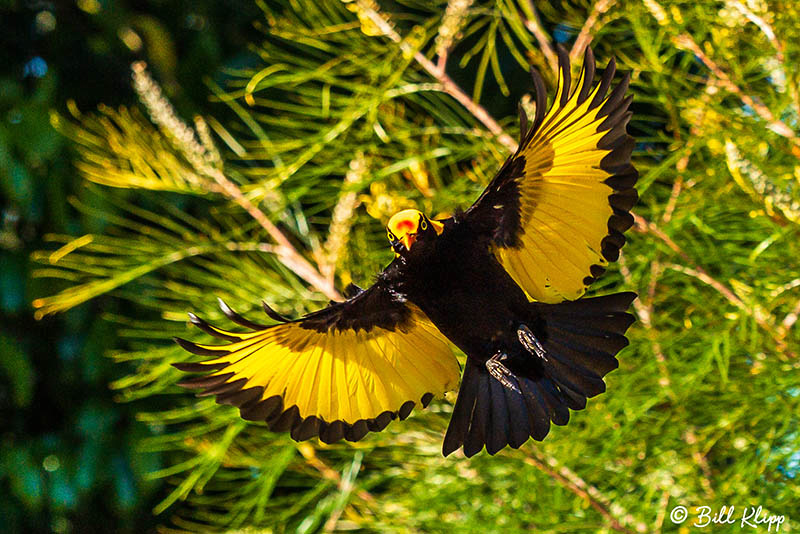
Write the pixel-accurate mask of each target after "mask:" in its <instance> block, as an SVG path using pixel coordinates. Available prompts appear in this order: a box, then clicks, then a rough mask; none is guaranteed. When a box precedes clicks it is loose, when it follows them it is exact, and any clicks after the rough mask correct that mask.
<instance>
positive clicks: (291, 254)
mask: <svg viewBox="0 0 800 534" xmlns="http://www.w3.org/2000/svg"><path fill="white" fill-rule="evenodd" d="M206 172H207V174H208V175H209V176H211V177H212V178H213V179H214V180H215V181H216V182H217V183H218V184H219V186H220V187H221V188H222V190H223V193H224V194H225V195H226V196H228V197H229V198H230V199H231V200H233V201H234V202H236V203H237V204H239V206H241V207H242V208H243V209H244V210H245V211H246V212H247V213H249V214H250V216H251V217H252V218H253V219H255V220H256V222H258V224H260V225H261V227H262V228H264V230H266V231H267V233H268V234H269V235H270V237H271V238H272V239H273V240H274V241H275V243H276V244H277V245H278V246H277V247H276V248H275V254H276V256H277V257H278V259H279V260H280V261H281V263H283V264H284V265H286V266H287V267H288V268H289V269H291V271H292V272H294V273H295V274H296V275H297V276H299V277H300V278H302V279H303V280H305V281H306V282H308V283H309V284H311V285H312V286H313V287H314V288H315V289H317V290H318V291H319V292H320V293H322V294H324V295H325V296H326V297H328V298H330V299H333V300H341V298H342V296H341V295H340V294H339V292H338V291H336V288H335V287H334V285H333V281H332V280H329V279H327V278H325V277H324V276H322V275H321V274H320V272H319V271H318V270H317V269H316V268H315V267H314V266H313V265H311V263H309V261H308V260H306V259H305V258H304V257H303V256H302V255H300V253H299V252H297V249H295V248H294V246H292V244H291V242H290V241H289V240H288V239H287V238H286V236H285V235H284V234H283V232H281V231H280V230H279V229H278V227H277V226H275V225H274V224H273V223H272V221H270V220H269V217H267V215H266V214H265V213H264V212H263V211H261V210H260V209H259V208H258V207H257V206H255V205H254V204H253V203H252V202H250V200H249V199H248V198H247V197H246V196H244V194H243V193H242V190H241V189H239V187H238V186H237V185H236V184H234V183H233V182H232V181H231V180H229V179H228V177H226V176H225V175H224V174H223V173H222V172H221V171H219V170H218V169H213V168H209V167H207V168H206V169H204V173H206Z"/></svg>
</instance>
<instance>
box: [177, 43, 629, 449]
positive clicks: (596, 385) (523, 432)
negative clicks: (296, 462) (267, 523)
mask: <svg viewBox="0 0 800 534" xmlns="http://www.w3.org/2000/svg"><path fill="white" fill-rule="evenodd" d="M559 56H560V68H559V71H560V74H559V81H558V87H557V91H556V95H555V99H554V102H553V103H552V105H551V106H550V109H549V111H545V108H546V96H545V95H546V93H545V88H544V82H543V81H542V79H541V77H540V76H539V75H538V73H536V72H535V71H534V72H533V80H534V84H535V89H536V113H535V118H534V119H533V123H532V125H531V126H530V128H528V127H527V124H526V123H527V118H526V116H525V113H523V112H521V113H520V120H521V122H522V124H521V134H520V143H519V148H518V149H517V151H516V153H515V154H513V155H512V156H511V157H509V158H508V160H507V161H506V162H505V164H504V165H503V166H502V167H501V168H500V170H499V172H498V173H497V176H495V178H494V179H493V180H492V181H491V183H490V184H489V185H488V187H487V188H486V190H485V191H484V192H483V194H481V196H480V198H478V200H477V201H476V202H475V203H474V204H473V205H472V206H470V208H469V209H467V210H466V211H463V212H458V213H457V214H456V215H454V216H453V217H451V218H448V219H444V220H434V219H431V218H429V217H427V216H426V215H424V214H423V213H420V212H419V211H417V210H404V211H401V212H400V213H397V214H396V215H394V216H393V217H392V218H391V220H390V221H389V224H388V237H389V241H390V243H391V246H392V248H393V249H394V251H395V259H394V261H392V262H391V263H390V264H389V265H388V266H387V267H386V269H384V270H383V272H381V273H380V274H379V275H378V276H377V279H376V281H375V283H374V284H373V285H372V286H371V287H370V288H369V289H366V290H362V289H358V288H355V289H354V290H352V291H351V292H350V293H349V295H348V298H347V300H345V301H343V302H334V303H331V305H330V306H328V307H327V308H324V309H322V310H319V311H316V312H313V313H310V314H308V315H306V316H304V317H302V318H301V319H297V320H288V319H285V318H283V317H281V316H280V315H278V314H277V313H276V312H275V311H273V310H272V309H270V308H269V307H268V306H266V305H265V306H264V308H265V311H266V314H267V315H268V316H269V317H270V318H271V319H273V320H274V321H277V322H278V323H279V324H274V325H271V326H264V325H260V324H256V323H253V322H251V321H249V320H247V319H245V318H244V317H242V316H240V315H238V314H236V313H235V312H234V311H233V310H231V309H230V308H228V307H227V306H226V305H224V303H223V304H222V309H223V311H224V312H225V314H226V315H227V316H228V317H229V318H230V319H231V320H232V321H233V322H235V323H238V324H239V325H241V326H244V327H246V328H247V329H249V330H250V331H248V332H232V331H227V330H221V329H219V328H216V327H214V326H211V325H210V324H208V323H206V322H204V321H202V320H201V319H199V318H198V317H196V316H194V315H191V314H190V318H191V320H192V322H193V323H194V324H195V325H197V326H198V327H199V328H200V329H202V330H204V331H205V332H207V333H209V334H211V335H213V336H216V337H218V338H221V339H223V340H225V342H226V344H224V345H201V344H196V343H192V342H189V341H185V340H181V339H179V340H177V341H178V343H179V344H180V345H181V346H182V347H184V348H185V349H186V350H188V351H190V352H193V353H195V354H199V355H202V356H208V357H210V359H208V360H206V361H203V362H200V363H181V364H175V366H176V367H177V368H178V369H181V370H183V371H187V372H204V373H206V374H204V375H201V376H198V377H193V378H189V379H187V380H185V381H183V382H182V383H181V385H183V386H186V387H190V388H198V389H202V390H203V391H202V392H201V393H200V394H201V395H216V399H217V401H218V402H221V403H226V404H232V405H234V406H238V407H239V409H240V411H241V415H242V417H243V418H245V419H248V420H255V421H266V422H267V423H268V425H269V428H270V429H271V430H273V431H289V432H291V436H292V438H294V439H295V440H298V441H299V440H306V439H309V438H312V437H314V436H319V438H320V439H321V440H322V441H323V442H326V443H331V442H334V441H337V440H340V439H342V438H344V439H346V440H349V441H357V440H360V439H361V438H363V437H364V436H365V435H366V434H367V432H369V431H373V432H377V431H380V430H383V429H384V428H385V427H386V425H387V424H389V422H390V421H392V420H394V419H397V418H400V419H404V418H405V417H407V416H408V415H409V413H410V412H411V410H412V408H413V407H414V406H415V403H416V402H420V403H421V404H422V405H423V406H427V405H428V403H429V402H430V401H431V399H432V398H433V397H434V396H438V395H442V394H443V393H445V392H446V391H448V390H452V389H455V388H456V386H457V385H458V379H459V371H460V369H459V364H458V362H457V360H456V358H455V357H454V355H453V353H452V350H451V348H450V343H452V344H454V345H455V346H457V347H458V348H459V349H461V350H462V351H463V352H464V353H465V354H466V355H467V361H466V365H465V368H464V375H463V380H462V382H461V387H460V389H459V392H458V398H457V401H456V404H455V407H454V409H453V414H452V417H451V420H450V424H449V427H448V429H447V433H446V435H445V438H444V446H443V453H444V454H445V455H448V454H450V453H451V452H453V451H455V450H456V449H458V448H459V447H461V446H463V448H464V454H465V455H467V456H472V455H474V454H476V453H478V452H479V451H480V450H481V449H482V448H483V447H484V446H486V450H487V451H488V452H489V454H494V453H496V452H497V451H499V450H500V449H502V448H503V447H505V446H506V445H510V446H511V447H514V448H517V447H519V446H521V445H522V444H523V443H525V442H526V441H527V440H528V438H529V437H533V438H534V439H536V440H542V439H544V437H545V435H547V433H548V431H549V429H550V423H551V422H553V423H554V424H556V425H564V424H566V423H567V420H568V419H569V410H570V409H571V410H581V409H583V408H585V406H586V399H587V397H593V396H595V395H597V394H599V393H601V392H603V391H605V383H604V382H603V377H604V376H605V375H606V374H607V373H608V372H609V371H611V370H613V369H615V368H616V367H617V365H618V362H617V359H616V357H615V355H616V354H617V353H618V352H619V351H620V350H621V349H622V348H623V347H625V346H626V345H627V344H628V341H627V339H626V338H625V336H624V333H625V331H626V330H627V329H628V327H629V326H630V325H631V323H632V322H633V317H632V316H631V315H629V314H627V313H626V310H627V308H628V306H629V305H630V304H631V302H632V301H633V299H635V298H636V295H635V294H634V293H617V294H614V295H608V296H603V297H594V298H580V297H581V296H582V295H583V294H584V292H585V290H586V288H587V286H589V285H590V284H591V283H592V282H594V281H595V279H596V278H597V277H599V276H600V275H601V274H602V273H603V272H604V270H605V267H606V266H607V265H608V263H609V262H611V261H615V260H616V259H617V258H618V256H619V251H620V248H621V247H622V245H623V244H624V242H625V238H624V237H623V232H624V231H625V230H627V229H628V228H630V226H631V225H632V224H633V217H632V215H631V214H630V209H631V208H632V206H633V205H634V203H635V202H636V199H637V193H636V190H635V189H634V184H635V182H636V180H637V177H638V175H637V172H636V170H635V169H634V167H633V166H632V165H631V163H630V156H631V152H632V149H633V144H634V143H633V138H632V137H631V136H629V135H628V134H627V132H626V126H627V123H628V120H629V118H630V115H631V113H630V112H629V111H628V106H629V104H630V102H631V97H630V96H627V97H626V95H625V93H626V90H627V87H628V77H627V76H626V77H625V78H624V79H623V80H622V81H621V82H620V83H619V84H618V85H617V86H616V87H615V88H614V89H613V90H611V91H610V93H609V89H610V86H611V82H612V79H613V78H614V73H615V64H614V62H613V60H612V61H611V62H610V63H609V65H608V67H607V68H606V69H605V72H604V74H603V76H602V77H601V79H600V82H599V83H598V84H597V85H596V86H594V87H593V85H594V84H593V80H594V73H595V61H594V57H593V55H592V53H591V51H590V50H587V53H586V56H585V58H584V63H583V69H582V71H581V74H580V78H579V80H578V81H577V84H576V85H575V87H574V89H572V90H571V91H570V89H571V84H570V65H569V59H568V57H567V55H566V53H565V52H564V51H563V50H561V51H560V53H559Z"/></svg>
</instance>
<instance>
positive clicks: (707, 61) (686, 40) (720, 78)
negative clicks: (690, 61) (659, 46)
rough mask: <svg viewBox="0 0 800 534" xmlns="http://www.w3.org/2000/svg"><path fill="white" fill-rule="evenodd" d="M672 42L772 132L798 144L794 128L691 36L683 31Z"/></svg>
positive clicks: (799, 141) (799, 144)
mask: <svg viewBox="0 0 800 534" xmlns="http://www.w3.org/2000/svg"><path fill="white" fill-rule="evenodd" d="M673 42H674V43H675V45H676V46H677V47H678V48H682V49H684V50H689V51H690V52H692V54H694V55H695V56H697V57H698V58H699V59H700V61H702V62H703V64H704V65H705V66H706V67H708V70H710V71H711V73H712V74H713V75H714V77H715V78H717V82H718V83H719V85H720V86H721V87H723V88H725V89H726V90H727V91H728V92H730V93H733V94H735V95H736V96H738V97H739V99H740V100H741V101H742V102H743V103H744V104H745V105H747V106H750V108H752V109H753V111H755V112H756V114H758V116H759V117H761V118H762V119H763V120H765V121H766V122H767V124H768V127H769V129H771V130H772V131H773V132H775V133H777V134H778V135H781V136H783V137H786V138H787V139H789V140H790V141H791V142H792V143H794V144H795V145H797V146H800V138H799V137H797V135H795V133H794V130H792V129H791V128H790V127H789V126H788V125H787V124H786V123H785V122H783V121H781V120H779V119H776V118H775V116H774V115H773V114H772V112H771V111H770V110H769V108H768V107H767V106H765V105H764V104H763V103H762V102H761V101H760V100H757V99H756V98H754V97H751V96H750V95H748V94H747V93H745V92H744V91H742V89H741V88H740V87H739V86H738V85H736V84H735V83H733V81H732V80H731V78H730V77H729V76H728V75H727V74H726V73H725V71H723V70H722V68H721V67H720V66H719V65H717V64H716V63H715V62H714V61H713V60H712V59H711V58H709V57H708V56H707V55H706V54H705V53H704V52H703V50H702V49H701V48H700V46H699V45H698V44H697V43H696V42H695V40H694V39H692V37H691V36H690V35H689V34H687V33H683V34H681V35H679V36H677V37H675V38H674V39H673Z"/></svg>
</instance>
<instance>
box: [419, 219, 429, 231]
mask: <svg viewBox="0 0 800 534" xmlns="http://www.w3.org/2000/svg"><path fill="white" fill-rule="evenodd" d="M419 227H420V228H421V229H422V230H423V231H425V230H427V229H428V222H427V221H426V220H425V219H422V222H421V223H420V225H419Z"/></svg>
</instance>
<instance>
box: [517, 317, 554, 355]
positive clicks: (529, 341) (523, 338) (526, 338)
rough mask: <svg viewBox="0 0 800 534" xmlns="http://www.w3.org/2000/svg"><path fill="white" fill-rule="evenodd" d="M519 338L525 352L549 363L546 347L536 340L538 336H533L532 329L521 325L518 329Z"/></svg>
mask: <svg viewBox="0 0 800 534" xmlns="http://www.w3.org/2000/svg"><path fill="white" fill-rule="evenodd" d="M517 338H519V342H520V343H522V346H523V347H525V350H527V351H528V352H530V353H531V354H534V355H536V356H538V357H540V358H541V359H543V360H544V361H547V351H546V350H544V347H543V346H542V344H541V343H540V342H539V340H538V339H536V336H534V335H533V332H531V329H530V328H528V327H527V326H526V325H524V324H521V325H519V328H517Z"/></svg>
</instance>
